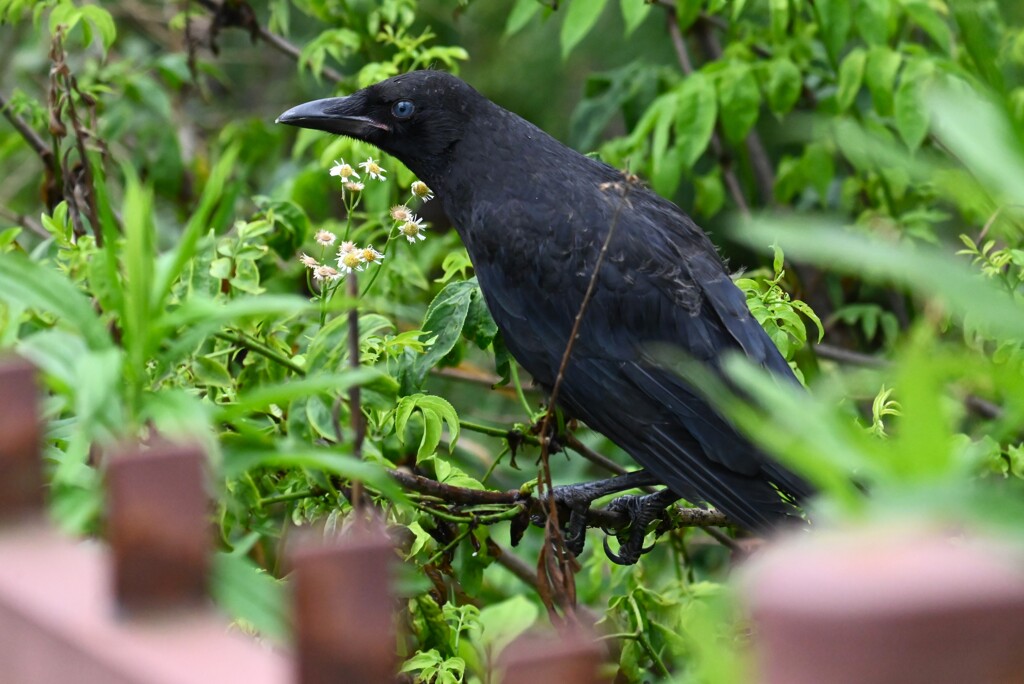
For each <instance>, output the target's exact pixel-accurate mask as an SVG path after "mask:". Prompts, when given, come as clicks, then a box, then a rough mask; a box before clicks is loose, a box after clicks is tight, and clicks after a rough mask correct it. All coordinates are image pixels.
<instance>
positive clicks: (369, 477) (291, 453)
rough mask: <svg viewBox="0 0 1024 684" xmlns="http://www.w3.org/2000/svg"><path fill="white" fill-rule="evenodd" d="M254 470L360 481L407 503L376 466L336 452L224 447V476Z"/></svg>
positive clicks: (284, 444) (297, 447) (286, 447)
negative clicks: (291, 471) (302, 471)
mask: <svg viewBox="0 0 1024 684" xmlns="http://www.w3.org/2000/svg"><path fill="white" fill-rule="evenodd" d="M255 468H307V469H310V470H314V471H325V472H328V473H333V474H335V475H340V476H341V477H344V478H346V479H349V480H360V481H362V482H365V483H367V484H368V485H369V486H371V487H373V488H374V489H376V490H378V491H379V492H380V493H381V494H383V495H384V496H386V497H387V498H388V499H390V500H392V501H396V502H402V503H407V502H408V500H407V499H406V496H405V494H404V493H403V492H402V488H401V487H399V486H398V485H397V484H396V483H395V481H394V480H392V479H391V477H390V476H389V475H388V474H387V471H386V470H385V469H384V468H383V467H382V466H381V465H380V464H379V463H372V462H370V461H363V460H360V459H357V458H353V457H352V456H349V455H347V454H343V453H339V452H338V451H337V450H329V449H317V448H315V447H310V446H308V445H305V444H291V443H288V442H278V443H276V445H275V446H274V448H268V449H264V448H256V447H249V446H244V445H235V444H231V443H226V444H224V464H223V473H222V474H223V476H224V477H226V478H228V479H237V478H239V477H241V476H242V475H244V474H245V473H247V472H248V471H250V470H253V469H255Z"/></svg>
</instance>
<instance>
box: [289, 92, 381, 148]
mask: <svg viewBox="0 0 1024 684" xmlns="http://www.w3.org/2000/svg"><path fill="white" fill-rule="evenodd" d="M362 109H363V98H362V96H361V95H360V94H359V93H356V94H355V95H349V96H348V97H328V98H326V99H323V100H313V101H312V102H306V103H304V104H300V105H299V106H297V107H292V108H291V109H289V110H288V111H287V112H285V113H284V114H282V115H281V116H279V117H277V121H276V123H283V124H288V125H289V126H298V127H299V128H312V129H315V130H318V131H326V132H328V133H337V134H338V135H348V136H351V137H353V138H365V137H366V136H367V134H369V133H370V132H371V131H373V130H382V131H387V130H388V127H387V125H386V124H383V123H381V122H379V121H376V120H374V119H373V118H371V117H369V116H366V115H364V114H362V113H360V112H361V110H362Z"/></svg>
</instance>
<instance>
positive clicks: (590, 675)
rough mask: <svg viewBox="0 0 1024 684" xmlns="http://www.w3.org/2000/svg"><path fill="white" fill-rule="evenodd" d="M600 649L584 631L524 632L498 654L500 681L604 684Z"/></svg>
mask: <svg viewBox="0 0 1024 684" xmlns="http://www.w3.org/2000/svg"><path fill="white" fill-rule="evenodd" d="M604 656H605V652H604V649H602V648H601V647H600V645H599V644H598V643H597V642H595V641H594V640H593V639H592V638H590V637H588V636H587V635H586V634H580V633H574V632H567V633H561V634H548V635H540V634H530V633H527V634H524V635H523V636H521V637H519V638H517V639H516V640H515V641H513V642H512V643H511V644H509V645H508V647H507V648H506V649H505V651H504V652H503V653H502V654H501V658H500V661H501V662H500V663H499V667H500V669H501V670H502V672H503V673H504V674H503V675H502V678H501V684H545V683H547V682H551V683H552V684H605V683H606V682H608V680H607V679H605V678H602V677H601V676H600V670H601V664H602V662H603V659H604Z"/></svg>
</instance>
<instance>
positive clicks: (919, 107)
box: [893, 62, 931, 150]
mask: <svg viewBox="0 0 1024 684" xmlns="http://www.w3.org/2000/svg"><path fill="white" fill-rule="evenodd" d="M928 63H929V64H931V62H928ZM909 71H910V68H909V66H908V68H906V69H904V70H903V76H902V77H901V78H900V86H899V88H897V89H896V97H895V101H894V103H893V113H894V115H895V117H896V130H897V131H898V132H899V134H900V137H901V138H903V142H905V143H906V144H907V147H909V148H910V149H911V150H916V149H917V148H918V147H920V145H921V143H922V142H923V141H924V138H925V136H926V135H928V126H929V124H930V123H931V118H930V117H929V116H928V109H927V108H926V107H925V106H924V101H923V98H922V97H921V92H922V89H921V82H920V80H919V79H918V78H916V77H911V75H910V74H909V73H908V72H909Z"/></svg>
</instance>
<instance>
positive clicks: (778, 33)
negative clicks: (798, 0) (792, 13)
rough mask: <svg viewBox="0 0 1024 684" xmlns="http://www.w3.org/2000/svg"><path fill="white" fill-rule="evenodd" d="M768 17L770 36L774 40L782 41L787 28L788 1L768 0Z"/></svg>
mask: <svg viewBox="0 0 1024 684" xmlns="http://www.w3.org/2000/svg"><path fill="white" fill-rule="evenodd" d="M768 16H769V22H770V24H771V28H772V36H773V37H774V38H775V39H776V40H782V39H783V38H784V37H785V36H786V29H787V27H788V26H789V0H768Z"/></svg>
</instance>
